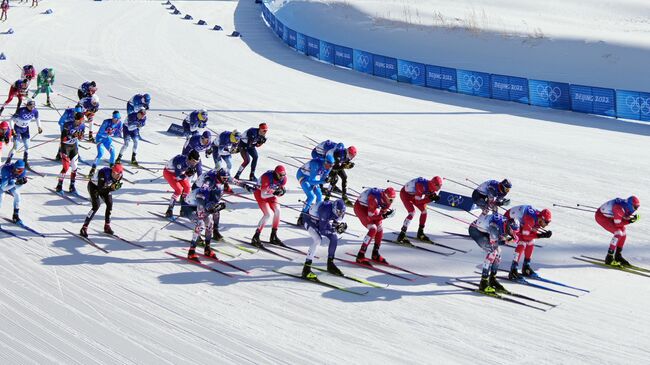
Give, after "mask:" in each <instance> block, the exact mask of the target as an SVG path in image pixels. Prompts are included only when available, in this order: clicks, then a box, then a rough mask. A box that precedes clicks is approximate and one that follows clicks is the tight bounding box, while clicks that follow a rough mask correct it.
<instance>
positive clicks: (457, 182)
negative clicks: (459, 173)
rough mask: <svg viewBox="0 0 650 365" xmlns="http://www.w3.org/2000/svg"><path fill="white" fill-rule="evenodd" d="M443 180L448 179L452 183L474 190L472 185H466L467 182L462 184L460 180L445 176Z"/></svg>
mask: <svg viewBox="0 0 650 365" xmlns="http://www.w3.org/2000/svg"><path fill="white" fill-rule="evenodd" d="M445 180H449V181H451V182H453V183H454V184H458V185H460V186H464V187H466V188H468V189H471V190H474V187H472V186H469V185H467V184H463V183H462V182H460V181H456V180H454V179H450V178H448V177H446V178H445Z"/></svg>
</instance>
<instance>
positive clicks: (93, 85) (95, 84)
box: [89, 81, 97, 87]
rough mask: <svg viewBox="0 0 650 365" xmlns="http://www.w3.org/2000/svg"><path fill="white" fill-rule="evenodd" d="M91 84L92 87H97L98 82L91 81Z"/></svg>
mask: <svg viewBox="0 0 650 365" xmlns="http://www.w3.org/2000/svg"><path fill="white" fill-rule="evenodd" d="M89 85H90V86H92V87H97V83H95V81H91V82H90V84H89Z"/></svg>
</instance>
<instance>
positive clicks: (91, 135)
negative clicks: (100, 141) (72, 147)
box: [88, 132, 95, 143]
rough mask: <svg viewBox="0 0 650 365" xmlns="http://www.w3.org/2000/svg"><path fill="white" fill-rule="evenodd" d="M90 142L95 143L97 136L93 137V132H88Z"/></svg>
mask: <svg viewBox="0 0 650 365" xmlns="http://www.w3.org/2000/svg"><path fill="white" fill-rule="evenodd" d="M88 142H92V143H95V137H93V132H88Z"/></svg>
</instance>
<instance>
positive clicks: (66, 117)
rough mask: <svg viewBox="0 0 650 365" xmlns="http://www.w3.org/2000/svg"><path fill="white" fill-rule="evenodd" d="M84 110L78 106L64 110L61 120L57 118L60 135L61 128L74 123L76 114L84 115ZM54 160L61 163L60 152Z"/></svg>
mask: <svg viewBox="0 0 650 365" xmlns="http://www.w3.org/2000/svg"><path fill="white" fill-rule="evenodd" d="M85 112H86V110H85V109H84V108H83V107H82V106H81V105H79V104H77V105H76V106H75V107H74V108H67V109H66V110H64V111H63V114H61V118H59V130H60V131H61V133H63V126H64V125H65V124H66V123H68V122H74V116H75V115H76V114H77V113H81V114H84V113H85ZM55 159H56V160H57V161H61V150H60V149H59V151H58V152H57V153H56V157H55Z"/></svg>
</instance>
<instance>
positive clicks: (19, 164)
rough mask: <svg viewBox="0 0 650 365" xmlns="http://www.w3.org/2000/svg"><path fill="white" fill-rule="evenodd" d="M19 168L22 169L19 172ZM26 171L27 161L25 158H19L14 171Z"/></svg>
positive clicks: (17, 173)
mask: <svg viewBox="0 0 650 365" xmlns="http://www.w3.org/2000/svg"><path fill="white" fill-rule="evenodd" d="M17 170H21V171H20V172H18V171H17ZM23 171H25V161H24V160H18V161H16V162H15V163H14V172H15V173H16V175H20V174H22V173H23Z"/></svg>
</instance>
